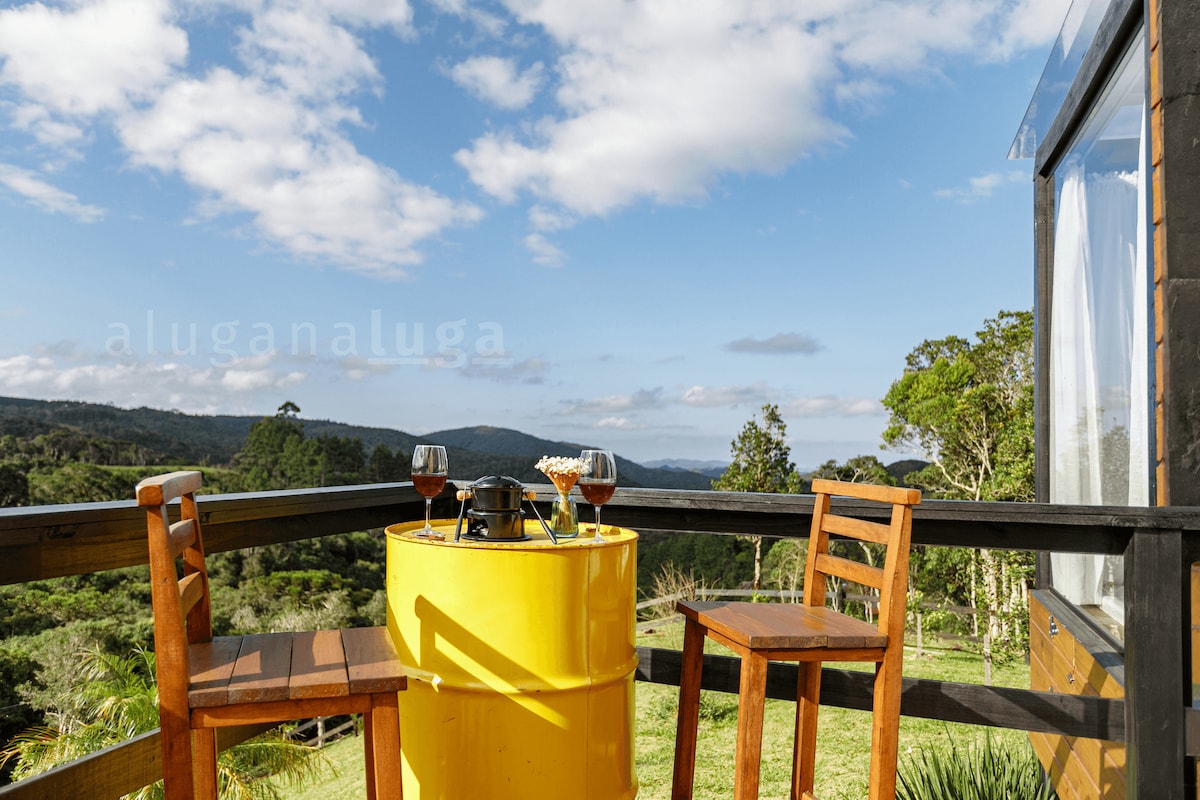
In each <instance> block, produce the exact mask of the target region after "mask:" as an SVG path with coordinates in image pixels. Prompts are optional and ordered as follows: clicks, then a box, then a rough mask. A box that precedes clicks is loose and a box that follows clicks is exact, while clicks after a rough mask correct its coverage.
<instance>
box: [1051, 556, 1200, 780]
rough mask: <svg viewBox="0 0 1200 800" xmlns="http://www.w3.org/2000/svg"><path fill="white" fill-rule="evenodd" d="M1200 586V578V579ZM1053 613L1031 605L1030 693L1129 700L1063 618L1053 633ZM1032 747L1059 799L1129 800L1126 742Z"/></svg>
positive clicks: (1061, 740)
mask: <svg viewBox="0 0 1200 800" xmlns="http://www.w3.org/2000/svg"><path fill="white" fill-rule="evenodd" d="M1197 581H1200V575H1198V576H1197ZM1050 618H1051V614H1050V612H1049V611H1048V610H1047V608H1046V607H1045V606H1044V605H1043V604H1042V603H1041V602H1039V601H1038V599H1037V597H1035V596H1031V597H1030V602H1029V650H1030V653H1029V678H1030V688H1032V689H1036V690H1040V691H1053V692H1059V693H1061V694H1071V695H1082V696H1093V697H1109V698H1114V699H1119V698H1123V697H1124V694H1125V693H1124V688H1123V687H1122V685H1121V683H1120V681H1119V680H1117V678H1116V677H1114V676H1113V675H1112V674H1111V673H1110V672H1109V671H1108V670H1106V669H1105V668H1104V666H1103V665H1102V664H1100V663H1098V662H1097V661H1096V659H1095V658H1094V657H1093V655H1092V654H1091V652H1089V651H1088V649H1087V647H1085V646H1084V645H1083V644H1081V643H1080V642H1079V641H1078V640H1077V639H1076V638H1075V636H1073V635H1072V634H1071V632H1070V630H1068V629H1067V627H1066V623H1065V621H1064V620H1062V619H1057V618H1056V619H1055V624H1056V627H1057V633H1055V635H1053V636H1051V635H1050V633H1049V627H1050V626H1049V621H1050ZM1029 741H1030V744H1031V745H1032V746H1033V749H1034V752H1035V753H1037V756H1038V760H1039V761H1040V762H1041V764H1042V768H1043V769H1044V770H1045V771H1046V773H1047V774H1048V775H1049V776H1050V779H1051V781H1052V782H1053V783H1054V785H1055V787H1056V789H1057V791H1058V794H1059V797H1061V798H1063V800H1069V799H1070V798H1081V799H1082V798H1095V797H1103V798H1105V800H1110V799H1111V800H1124V798H1125V745H1124V744H1123V743H1122V742H1112V741H1102V740H1099V739H1083V738H1076V737H1067V736H1051V735H1049V734H1041V733H1031V734H1030V735H1029Z"/></svg>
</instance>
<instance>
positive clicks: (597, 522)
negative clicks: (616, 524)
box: [596, 506, 600, 536]
mask: <svg viewBox="0 0 1200 800" xmlns="http://www.w3.org/2000/svg"><path fill="white" fill-rule="evenodd" d="M599 535H600V506H596V536H599Z"/></svg>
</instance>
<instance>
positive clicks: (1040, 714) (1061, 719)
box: [636, 647, 1125, 742]
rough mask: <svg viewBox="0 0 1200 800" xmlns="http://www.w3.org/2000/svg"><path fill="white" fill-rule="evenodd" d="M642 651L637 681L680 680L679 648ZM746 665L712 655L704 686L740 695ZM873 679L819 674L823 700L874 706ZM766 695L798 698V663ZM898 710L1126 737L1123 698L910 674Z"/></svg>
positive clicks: (774, 673)
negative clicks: (1038, 690) (911, 676)
mask: <svg viewBox="0 0 1200 800" xmlns="http://www.w3.org/2000/svg"><path fill="white" fill-rule="evenodd" d="M637 651H638V668H637V675H636V677H637V680H640V681H649V682H651V683H662V684H667V685H672V686H678V685H679V672H680V665H681V654H680V653H679V651H678V650H663V649H659V648H652V647H639V648H638V649H637ZM740 668H741V661H740V659H737V658H734V657H731V656H718V655H706V656H705V657H704V672H703V679H702V682H701V688H702V689H709V690H712V691H718V692H729V693H731V694H736V693H737V691H738V676H739V673H740ZM872 678H873V673H871V672H856V671H853V670H843V669H830V668H828V667H827V668H825V669H824V670H822V672H821V703H822V704H823V705H829V706H838V707H840V708H853V709H858V710H861V711H869V710H870V708H871V682H872ZM767 697H772V698H775V699H777V700H795V699H796V665H795V664H785V663H776V662H772V663H771V665H770V666H769V667H768V669H767ZM900 713H901V714H902V715H904V716H906V717H920V718H923V719H938V720H944V721H946V722H962V723H966V724H969V725H988V726H991V727H995V728H1011V729H1015V730H1026V731H1039V732H1043V733H1054V734H1060V735H1066V736H1079V737H1083V738H1087V739H1107V740H1109V741H1118V742H1119V741H1121V740H1123V739H1124V738H1125V703H1124V702H1123V701H1121V700H1110V699H1107V698H1102V697H1084V696H1076V695H1064V694H1056V693H1052V692H1033V691H1029V690H1028V689H1006V688H1001V687H996V686H979V685H976V684H969V683H950V682H946V681H930V680H918V679H915V678H905V679H904V691H903V695H902V697H901V701H900Z"/></svg>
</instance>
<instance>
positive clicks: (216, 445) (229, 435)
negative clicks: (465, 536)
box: [0, 397, 709, 489]
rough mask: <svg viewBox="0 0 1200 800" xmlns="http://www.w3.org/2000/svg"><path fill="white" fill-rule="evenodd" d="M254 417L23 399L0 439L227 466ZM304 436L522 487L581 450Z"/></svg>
mask: <svg viewBox="0 0 1200 800" xmlns="http://www.w3.org/2000/svg"><path fill="white" fill-rule="evenodd" d="M261 418H262V417H259V416H228V415H225V416H210V415H202V414H184V413H182V412H180V411H162V410H158V409H153V408H134V409H126V408H117V407H116V406H111V405H102V404H99V403H83V402H77V401H69V400H26V399H21V398H13V397H0V435H4V434H11V435H14V436H19V437H34V436H37V435H40V434H44V433H48V432H50V431H52V430H54V429H55V428H60V427H65V428H70V429H72V430H76V431H80V432H83V433H87V434H90V435H92V436H96V437H102V438H104V439H106V440H116V441H123V442H131V443H133V444H136V445H138V446H139V447H142V448H144V449H145V450H147V451H150V452H152V453H154V454H158V455H160V456H161V459H162V463H191V464H227V463H229V462H230V461H231V460H232V459H233V456H234V454H235V453H237V452H238V451H239V450H241V449H242V445H243V444H245V441H246V436H247V434H249V432H250V426H252V425H253V424H254V423H255V422H257V421H258V420H259V419H261ZM301 422H303V423H304V432H305V434H306V435H308V436H322V435H325V436H344V437H351V438H353V437H357V438H358V439H359V440H360V441H362V443H363V447H364V449H365V450H366V452H367V454H368V455H370V453H371V451H372V450H374V449H375V447H376V446H377V445H380V444H384V445H387V446H388V447H389V448H391V449H392V450H396V449H399V450H402V451H404V452H412V448H413V445H415V444H417V443H419V442H435V443H437V444H444V445H446V449H447V455H448V456H449V460H450V474H451V476H452V477H454V478H458V479H466V480H473V479H475V478H480V477H483V476H485V475H511V476H512V477H514V478H517V479H518V480H521V481H524V482H526V483H545V482H547V481H546V477H545V476H544V475H542V474H541V473H540V472H538V471H537V470H535V469H534V468H533V465H534V463H535V462H536V461H537V459H538V458H540V457H541V456H543V455H578V454H579V450H580V449H582V447H583V446H584V445H580V444H576V443H571V442H553V441H549V440H546V439H539V438H537V437H536V436H530V435H529V434H525V433H521V432H520V431H515V430H509V429H507V428H492V427H486V426H479V427H475V428H458V429H455V430H449V431H441V432H438V433H433V434H428V435H425V436H414V435H413V434H410V433H405V432H404V431H399V430H394V429H391V428H372V427H365V426H361V425H349V424H346V423H343V422H334V421H332V420H312V419H304V418H301ZM617 475H618V477H619V479H620V482H621V484H622V485H624V486H644V487H649V488H659V489H707V488H709V482H708V480H707V479H706V478H704V476H701V475H698V474H695V473H685V472H679V471H676V470H665V469H664V470H659V469H648V468H646V467H644V466H642V465H640V464H637V463H634V462H633V461H630V460H628V459H625V458H621V457H620V456H619V455H618V456H617Z"/></svg>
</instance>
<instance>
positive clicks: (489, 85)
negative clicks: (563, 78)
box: [450, 56, 542, 110]
mask: <svg viewBox="0 0 1200 800" xmlns="http://www.w3.org/2000/svg"><path fill="white" fill-rule="evenodd" d="M450 77H451V78H452V79H453V80H454V82H455V83H457V84H458V85H459V86H461V87H463V88H464V89H466V90H467V91H468V92H470V93H471V94H473V95H474V96H476V97H478V98H479V99H481V100H484V101H486V102H488V103H491V104H492V105H495V106H497V107H499V108H504V109H508V110H516V109H520V108H524V107H525V106H527V105H529V104H530V103H531V102H532V101H533V98H534V97H535V96H536V95H537V93H538V90H539V89H540V88H541V86H542V63H541V62H540V61H539V62H537V63H535V64H534V65H533V66H531V67H529V69H527V70H525V71H524V72H518V71H517V65H516V62H514V61H513V60H512V59H509V58H500V57H499V56H474V57H472V58H468V59H467V60H466V61H462V62H460V63H458V64H455V65H454V66H453V67H451V68H450Z"/></svg>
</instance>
